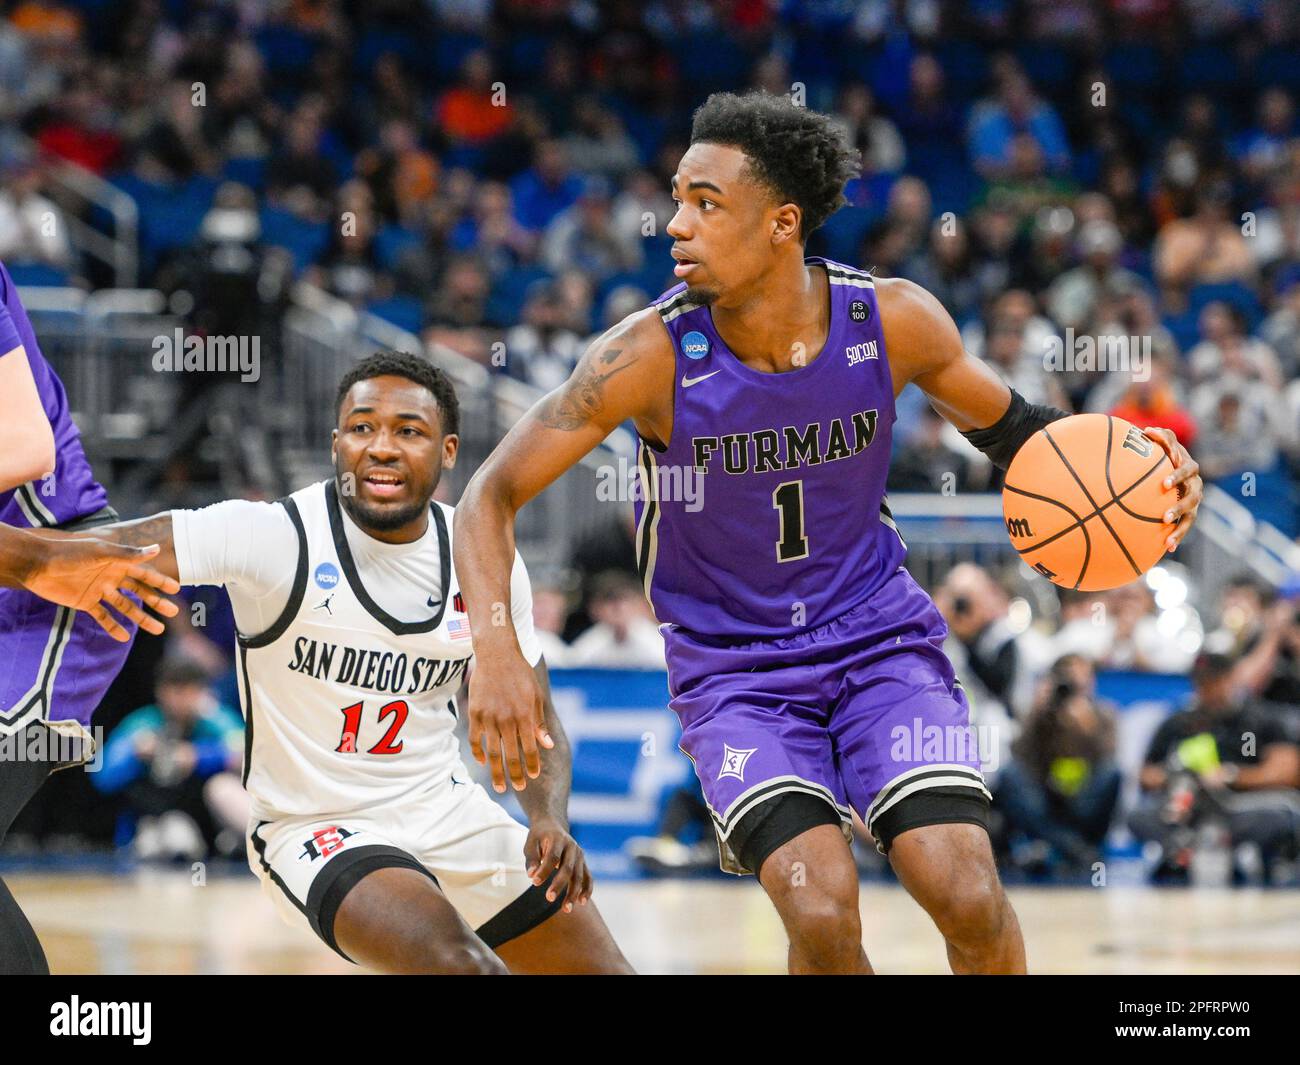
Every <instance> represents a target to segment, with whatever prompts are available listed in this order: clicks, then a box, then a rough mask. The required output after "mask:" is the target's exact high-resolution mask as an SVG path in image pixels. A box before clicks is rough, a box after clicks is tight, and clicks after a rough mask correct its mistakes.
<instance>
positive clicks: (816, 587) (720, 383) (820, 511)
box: [636, 258, 906, 638]
mask: <svg viewBox="0 0 1300 1065" xmlns="http://www.w3.org/2000/svg"><path fill="white" fill-rule="evenodd" d="M807 261H808V262H809V263H820V264H821V265H822V266H823V267H824V268H825V270H826V273H827V275H828V279H829V281H830V300H831V315H830V330H829V333H828V335H827V338H826V344H825V346H824V347H823V348H822V350H821V352H820V353H817V354H816V356H815V357H812V355H811V354H810V356H809V357H810V358H811V361H810V362H809V363H808V364H807V365H804V366H802V367H799V368H797V369H794V370H791V371H789V372H787V373H780V374H770V373H762V372H760V371H758V370H753V369H750V368H749V367H747V366H745V365H744V364H743V363H742V362H741V361H740V360H739V359H738V358H736V356H735V355H734V354H733V353H732V352H731V351H730V350H729V349H728V347H727V345H726V343H725V342H724V341H723V340H722V338H721V337H720V336H719V335H718V332H717V330H716V329H715V328H714V326H713V318H712V315H711V314H710V312H709V308H708V307H707V306H701V305H698V304H695V303H692V302H690V300H689V299H688V297H687V296H686V294H685V288H686V286H685V284H680V285H677V286H676V287H674V288H672V289H669V290H668V291H667V292H665V293H664V294H663V295H662V296H660V297H659V299H658V300H656V301H655V307H656V309H657V310H658V311H659V314H660V316H661V317H662V319H663V322H664V325H665V326H666V327H667V329H668V332H669V334H670V335H671V337H672V340H673V346H674V349H675V352H676V360H677V365H676V373H675V381H676V384H675V386H674V389H675V397H674V403H673V428H672V438H671V441H670V442H669V445H668V447H667V448H666V449H664V450H662V451H660V450H657V449H656V448H654V447H652V446H651V445H649V444H648V443H646V442H645V441H644V440H642V441H641V443H640V448H639V456H638V462H639V466H640V470H639V472H640V475H641V491H640V492H639V493H638V499H637V504H636V509H637V539H636V546H637V559H638V564H639V567H640V571H641V577H642V580H643V582H644V585H645V589H646V595H647V596H648V598H649V600H650V604H651V606H652V607H653V608H654V611H655V614H656V616H657V617H658V619H659V620H660V621H661V622H669V623H671V624H673V625H677V626H680V627H681V628H682V629H685V630H688V631H690V632H695V633H700V634H704V635H710V636H721V637H734V638H764V637H773V636H780V635H786V634H791V633H794V632H799V631H804V630H807V629H812V628H816V627H817V626H820V625H823V624H825V623H827V622H829V621H831V620H832V619H834V618H836V617H838V616H840V615H842V614H844V613H845V612H846V611H848V610H851V609H852V608H853V607H855V606H857V605H858V604H860V603H862V602H863V601H864V600H865V599H867V598H868V597H869V596H870V595H871V594H872V592H874V591H876V590H877V589H879V588H880V587H882V586H883V585H884V583H885V581H887V580H888V579H889V577H890V576H892V575H893V574H894V573H896V572H897V571H898V569H899V567H900V566H901V565H902V564H903V560H904V557H905V554H906V548H905V547H904V545H903V542H902V539H901V538H900V537H899V535H898V530H897V528H896V527H895V526H894V522H893V519H892V517H891V516H890V513H889V507H888V505H887V504H886V501H885V478H886V475H887V473H888V469H889V457H890V439H891V435H892V429H893V424H894V387H893V382H892V380H891V378H890V374H889V363H888V361H887V359H886V356H885V340H884V335H883V333H882V331H881V327H880V314H879V311H878V309H877V307H876V294H875V286H874V283H873V281H872V279H871V277H870V275H868V274H866V273H864V272H863V271H860V270H855V269H853V268H852V267H848V266H844V265H842V264H840V263H836V262H831V261H829V260H826V259H821V258H810V259H808V260H807ZM692 471H693V473H692ZM688 480H689V482H690V485H691V487H692V488H694V489H695V490H694V491H687V490H685V489H684V488H683V485H685V484H686V483H687V481H688Z"/></svg>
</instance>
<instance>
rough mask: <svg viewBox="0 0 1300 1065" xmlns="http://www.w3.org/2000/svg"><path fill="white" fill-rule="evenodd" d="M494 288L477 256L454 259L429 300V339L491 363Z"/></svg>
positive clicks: (477, 360) (463, 256)
mask: <svg viewBox="0 0 1300 1065" xmlns="http://www.w3.org/2000/svg"><path fill="white" fill-rule="evenodd" d="M491 290H492V280H491V277H490V276H489V275H488V272H487V270H486V269H485V268H484V267H483V264H482V263H481V262H480V261H479V260H478V258H477V257H476V256H473V255H469V254H465V255H460V256H457V257H456V258H454V259H452V261H451V262H450V263H448V265H447V269H446V270H445V271H444V272H443V275H442V280H441V282H440V283H439V285H438V288H437V290H436V291H435V292H434V294H433V299H432V300H431V301H430V302H429V306H428V310H427V318H428V321H429V328H428V329H427V330H426V332H425V340H426V341H428V342H430V343H434V344H444V345H446V346H447V347H449V348H451V349H452V350H453V351H459V352H460V353H461V354H462V355H464V356H466V357H468V358H471V359H473V360H475V361H476V362H481V363H484V364H487V363H488V362H489V360H490V358H491V354H492V350H491V337H490V336H489V330H488V320H487V301H488V296H489V295H490V293H491Z"/></svg>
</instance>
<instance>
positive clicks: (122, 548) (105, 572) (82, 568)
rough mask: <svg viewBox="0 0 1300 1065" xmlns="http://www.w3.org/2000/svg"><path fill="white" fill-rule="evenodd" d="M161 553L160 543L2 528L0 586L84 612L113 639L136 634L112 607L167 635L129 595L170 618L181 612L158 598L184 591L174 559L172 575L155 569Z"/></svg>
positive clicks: (154, 630)
mask: <svg viewBox="0 0 1300 1065" xmlns="http://www.w3.org/2000/svg"><path fill="white" fill-rule="evenodd" d="M168 524H169V525H170V519H169V521H168ZM105 528H110V529H111V528H113V526H106V527H105ZM96 531H98V530H96ZM161 555H162V545H161V544H159V543H158V542H157V541H156V540H154V541H145V542H142V543H140V544H138V545H128V544H122V543H115V542H110V541H109V540H108V539H101V538H99V537H98V536H85V535H82V536H79V535H76V534H71V533H59V532H56V531H53V530H21V529H13V528H10V527H9V526H7V525H0V584H7V585H12V586H18V587H23V588H26V589H27V590H28V591H29V592H31V593H32V594H34V595H39V596H40V597H41V598H42V599H48V600H50V602H52V603H58V604H59V605H60V606H67V607H72V608H73V609H74V610H83V611H85V612H86V613H88V614H89V615H90V616H91V617H92V618H94V619H95V621H96V622H97V623H98V624H99V626H100V628H102V629H103V630H104V631H105V632H107V633H108V634H109V635H110V636H112V637H113V639H115V640H118V641H122V642H125V641H126V640H128V639H130V635H131V634H130V633H129V632H128V631H127V630H126V629H125V628H124V627H123V626H122V624H121V623H120V622H119V621H118V620H117V619H116V617H114V615H113V614H112V613H110V612H109V609H108V608H109V607H112V608H113V609H114V610H116V611H117V612H118V613H119V614H122V615H123V616H125V617H126V618H128V619H130V620H131V621H134V622H135V623H136V624H137V625H139V626H140V627H141V628H142V629H144V630H145V631H146V632H152V633H154V634H155V635H157V634H160V633H161V632H162V631H163V623H162V622H161V621H160V620H158V619H157V618H155V617H154V616H152V615H151V614H149V613H147V612H146V611H145V610H144V609H143V607H141V606H140V605H139V604H137V603H136V602H134V601H133V600H131V599H128V598H127V597H126V594H125V593H127V592H130V593H132V594H133V595H135V596H137V597H138V598H139V599H140V600H141V601H142V602H143V603H145V604H147V605H148V606H149V607H151V608H152V609H154V610H156V611H157V612H158V613H160V614H163V615H165V616H167V617H172V616H174V615H175V614H176V612H177V610H178V609H179V608H178V607H177V605H176V604H175V603H173V602H172V601H171V600H170V599H165V598H163V596H162V595H161V594H159V593H166V594H169V595H174V594H175V593H176V592H179V591H180V584H179V583H178V582H177V580H176V578H175V575H174V571H175V559H174V558H173V560H172V573H170V574H169V573H165V572H160V570H159V569H158V568H155V567H157V566H159V564H160V559H161ZM146 562H151V563H152V564H151V565H146V564H145V563H146Z"/></svg>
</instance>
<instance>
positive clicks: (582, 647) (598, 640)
mask: <svg viewBox="0 0 1300 1065" xmlns="http://www.w3.org/2000/svg"><path fill="white" fill-rule="evenodd" d="M588 609H589V610H590V612H591V616H592V619H593V620H594V621H595V624H594V625H592V626H591V628H589V629H588V630H587V631H586V632H584V633H583V634H582V635H581V636H579V637H578V638H577V639H576V640H574V641H573V644H572V646H571V647H570V648H569V655H568V664H569V665H570V666H574V667H579V666H588V667H590V666H596V667H603V668H608V669H663V668H664V641H663V637H662V636H660V635H659V626H658V625H656V624H655V620H654V616H653V615H652V614H651V613H650V607H649V605H648V604H647V603H646V598H645V592H644V591H643V590H642V588H641V586H640V584H639V583H638V582H637V581H636V580H635V579H633V578H631V577H629V576H627V575H626V574H624V573H619V572H616V571H611V572H608V573H603V574H601V575H600V576H599V577H597V578H596V580H595V581H594V582H593V585H592V592H591V599H590V603H589V607H588Z"/></svg>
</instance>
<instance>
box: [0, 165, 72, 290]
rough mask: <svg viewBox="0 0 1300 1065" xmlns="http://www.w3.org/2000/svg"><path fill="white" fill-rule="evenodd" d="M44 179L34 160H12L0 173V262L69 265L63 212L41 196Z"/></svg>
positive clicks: (70, 254) (62, 268)
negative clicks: (0, 260) (1, 260)
mask: <svg viewBox="0 0 1300 1065" xmlns="http://www.w3.org/2000/svg"><path fill="white" fill-rule="evenodd" d="M43 184H44V176H43V174H42V171H41V168H40V167H39V166H38V165H37V164H36V162H35V161H34V160H15V161H13V162H11V163H9V164H7V165H5V166H4V167H3V168H2V169H0V259H3V260H5V261H6V262H9V263H11V264H12V263H44V264H45V265H46V266H53V267H57V268H58V269H61V270H66V269H68V268H69V267H71V266H72V265H73V263H72V245H71V243H70V242H69V240H68V222H67V219H66V218H65V217H64V215H63V210H62V209H61V208H60V207H59V206H58V205H57V204H56V203H55V202H54V201H53V200H51V199H49V197H47V196H45V195H43V194H42V191H41V189H42V186H43Z"/></svg>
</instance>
